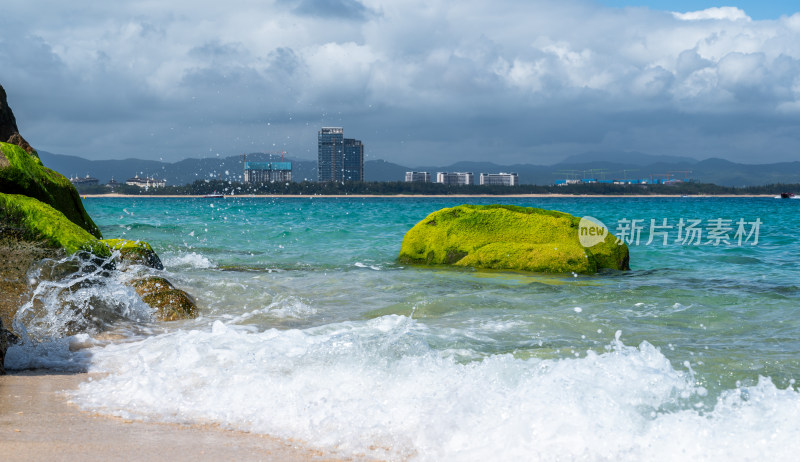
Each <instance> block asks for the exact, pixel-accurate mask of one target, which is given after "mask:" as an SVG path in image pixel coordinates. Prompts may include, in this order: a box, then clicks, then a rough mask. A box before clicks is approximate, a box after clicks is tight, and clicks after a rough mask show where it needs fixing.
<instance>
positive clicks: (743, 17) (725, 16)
mask: <svg viewBox="0 0 800 462" xmlns="http://www.w3.org/2000/svg"><path fill="white" fill-rule="evenodd" d="M673 14H674V15H675V17H676V18H678V19H682V20H684V21H701V20H705V19H716V20H724V21H752V19H751V18H750V16H747V13H745V12H744V10H740V9H739V8H736V7H733V6H723V7H714V8H707V9H705V10H700V11H689V12H686V13H673Z"/></svg>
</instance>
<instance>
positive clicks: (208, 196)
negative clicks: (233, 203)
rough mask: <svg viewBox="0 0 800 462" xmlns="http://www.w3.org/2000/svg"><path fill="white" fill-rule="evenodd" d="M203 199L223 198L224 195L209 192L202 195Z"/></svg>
mask: <svg viewBox="0 0 800 462" xmlns="http://www.w3.org/2000/svg"><path fill="white" fill-rule="evenodd" d="M203 198H204V199H224V198H225V195H224V194H220V193H211V194H206V195H205V196H203Z"/></svg>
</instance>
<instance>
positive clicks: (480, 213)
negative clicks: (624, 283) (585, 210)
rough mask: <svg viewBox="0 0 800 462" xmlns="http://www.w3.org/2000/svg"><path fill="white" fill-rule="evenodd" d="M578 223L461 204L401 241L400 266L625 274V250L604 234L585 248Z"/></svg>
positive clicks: (539, 212)
mask: <svg viewBox="0 0 800 462" xmlns="http://www.w3.org/2000/svg"><path fill="white" fill-rule="evenodd" d="M579 223H580V218H578V217H575V216H572V215H570V214H568V213H563V212H558V211H554V210H544V209H537V208H529V207H517V206H512V205H460V206H457V207H452V208H446V209H442V210H439V211H437V212H434V213H432V214H430V215H428V216H427V217H426V218H425V219H424V220H422V221H420V222H419V223H417V224H416V225H415V226H414V227H413V228H411V230H409V231H408V233H406V235H405V237H404V238H403V244H402V246H401V248H400V256H399V259H400V261H401V262H404V263H416V264H426V265H455V266H464V267H473V268H489V269H507V270H517V271H530V272H542V273H571V272H574V273H581V274H594V273H596V272H597V271H598V270H601V269H604V268H610V269H615V270H628V269H630V267H629V266H628V258H629V256H628V247H627V246H626V245H625V244H621V245H617V243H616V238H615V237H614V236H613V235H612V234H610V233H609V234H607V235H606V236H605V239H604V240H603V241H602V242H599V243H597V244H595V245H593V246H591V247H584V246H582V245H581V243H580V241H579V236H578V232H579Z"/></svg>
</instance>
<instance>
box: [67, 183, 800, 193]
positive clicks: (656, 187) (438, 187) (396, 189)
mask: <svg viewBox="0 0 800 462" xmlns="http://www.w3.org/2000/svg"><path fill="white" fill-rule="evenodd" d="M78 191H79V192H80V193H81V194H109V193H118V194H132V195H189V196H203V195H207V194H215V193H216V194H225V195H251V194H255V195H287V196H297V195H378V196H391V195H399V194H407V195H497V196H503V195H516V194H574V195H584V194H599V195H606V194H607V195H676V196H680V195H721V194H732V195H761V194H775V195H777V194H780V193H781V192H800V183H799V184H770V185H763V186H745V187H729V186H719V185H715V184H710V183H693V182H692V183H675V184H669V185H663V184H648V185H622V184H607V183H589V184H571V185H565V186H554V185H548V186H542V185H534V184H524V185H518V186H499V185H491V186H490V185H482V186H481V185H445V184H439V183H406V182H403V181H395V182H383V181H381V182H377V181H376V182H344V183H336V182H331V183H319V182H311V181H304V182H299V183H298V182H287V183H277V182H276V183H263V184H247V183H237V182H229V181H224V180H198V181H195V182H194V183H191V184H186V185H175V186H166V187H162V188H147V189H145V188H140V187H138V186H129V185H125V184H121V185H116V186H113V187H109V186H108V185H84V186H78Z"/></svg>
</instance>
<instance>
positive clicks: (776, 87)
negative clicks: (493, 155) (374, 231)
mask: <svg viewBox="0 0 800 462" xmlns="http://www.w3.org/2000/svg"><path fill="white" fill-rule="evenodd" d="M7 10H8V11H7V14H6V15H5V18H0V62H3V63H13V64H11V65H4V66H3V68H2V69H0V83H2V84H3V85H4V86H5V87H6V89H7V91H8V93H9V98H10V100H11V102H12V105H13V106H12V107H14V109H15V111H17V112H18V119H20V118H21V119H22V120H21V122H20V123H21V125H22V129H23V131H25V134H26V136H27V137H28V138H31V139H33V140H34V144H37V142H38V144H39V145H43V146H44V147H45V148H46V149H47V150H51V151H56V152H61V151H69V152H66V153H69V154H78V155H87V156H95V157H102V156H108V155H109V152H112V153H113V155H115V156H117V157H125V156H131V155H141V153H140V152H139V151H137V149H141V148H139V147H136V142H135V140H136V137H137V136H139V137H142V135H143V134H152V136H148V137H147V138H141V139H142V140H143V141H142V142H143V143H144V142H146V143H147V144H148V147H147V149H146V150H147V152H159V153H160V154H161V156H164V157H165V158H172V159H175V158H181V157H186V156H189V155H201V154H202V153H206V152H208V150H209V149H216V150H220V151H221V153H222V154H236V153H239V152H241V151H242V150H247V149H254V150H257V148H253V146H256V147H257V146H258V145H259V144H270V143H274V142H276V141H274V140H275V139H278V140H279V141H277V142H278V143H283V144H284V145H285V146H286V147H287V149H288V150H290V151H294V152H297V153H301V154H302V155H305V156H307V157H312V156H313V152H314V151H313V150H314V143H315V139H314V135H315V133H316V129H317V127H318V126H320V125H324V124H329V123H335V124H342V125H345V126H346V127H348V133H350V134H351V135H352V136H361V137H362V138H365V141H367V142H368V146H370V149H372V154H373V155H374V154H375V153H384V154H385V157H387V158H389V160H394V161H401V160H405V161H407V163H414V162H421V161H422V160H425V161H429V158H430V154H428V153H425V152H424V150H425V148H424V146H431V149H435V150H436V155H437V156H441V159H442V162H448V161H452V160H456V159H457V158H459V157H460V156H472V157H473V158H474V157H477V156H480V155H481V152H482V151H481V150H480V149H478V148H476V146H478V145H479V144H480V143H481V142H483V141H484V140H486V139H488V138H492V139H495V140H497V141H496V142H497V143H504V145H503V146H502V147H501V148H498V150H497V151H498V152H503V153H505V154H504V155H505V156H506V159H507V161H508V162H519V161H534V162H536V161H542V162H545V161H551V160H556V159H555V158H553V155H554V154H551V153H563V152H567V151H569V150H573V151H574V150H580V149H583V148H582V147H581V146H583V147H584V148H585V149H586V150H594V149H601V148H602V149H609V148H619V149H640V150H644V149H646V148H648V146H645V145H644V144H646V143H647V140H648V139H651V140H654V139H657V138H658V139H661V140H662V141H664V143H655V142H653V143H652V146H650V147H649V148H650V149H651V150H652V151H653V152H654V153H672V151H676V150H679V149H680V150H681V152H680V153H681V154H689V155H691V153H690V152H685V151H683V150H684V149H686V144H682V145H681V146H680V147H679V146H678V145H677V144H675V143H672V144H670V143H669V137H667V138H662V137H654V136H653V134H652V130H662V131H663V132H665V133H673V132H675V131H676V130H677V131H680V130H681V127H685V126H687V124H689V125H691V126H692V127H694V128H695V129H694V130H693V132H692V137H693V139H696V140H697V142H698V146H707V145H708V144H709V143H712V142H713V143H718V144H719V146H720V148H719V151H720V152H724V150H725V147H726V146H731V145H730V142H729V141H726V138H725V137H719V136H717V135H714V136H713V137H711V136H710V135H709V137H708V138H705V139H704V138H703V136H704V131H703V130H702V124H703V123H704V121H705V120H707V121H708V123H709V124H711V125H713V129H714V130H718V129H719V128H718V127H720V126H724V125H726V123H727V122H722V121H721V120H722V119H724V120H725V121H727V120H729V119H731V120H733V119H735V120H747V119H748V118H749V119H754V118H758V117H763V116H764V115H769V116H770V117H773V118H774V123H778V124H784V125H785V126H787V127H792V126H795V125H796V123H797V121H796V120H795V119H794V117H795V116H794V114H796V112H794V111H793V109H792V108H795V107H797V106H798V101H800V94H799V93H800V92H798V90H797V88H798V83H797V82H798V80H797V75H800V14H796V15H794V16H785V17H782V18H780V19H778V20H774V21H753V20H751V19H750V18H749V17H748V16H747V15H746V13H745V12H744V11H742V10H739V9H737V8H730V7H722V8H711V9H707V10H703V11H699V12H689V13H675V14H669V13H662V12H656V11H651V10H648V9H644V8H631V9H612V8H604V7H601V6H599V5H598V4H597V3H595V2H593V1H589V0H562V1H558V0H532V1H528V2H518V1H512V0H498V1H497V2H484V1H479V0H465V1H462V2H457V3H454V2H449V1H444V0H408V1H403V2H379V1H378V0H364V1H361V2H357V1H355V0H319V1H317V2H313V1H311V0H280V1H277V2H275V3H272V4H269V3H264V2H258V1H255V0H229V1H228V2H224V4H220V3H218V2H214V3H212V2H195V1H193V2H188V1H173V2H168V3H163V2H134V3H130V2H128V3H124V4H119V5H114V6H113V7H112V6H110V5H106V4H104V3H102V2H100V3H98V2H90V1H88V0H76V1H75V2H72V3H71V4H70V5H69V6H66V5H64V4H63V3H61V2H50V3H49V5H47V7H42V6H41V5H37V6H36V7H34V6H28V5H27V4H26V3H24V2H13V3H12V4H11V6H9V7H7ZM77 11H80V14H77V13H76V12H77ZM331 11H333V12H341V14H332V13H331ZM326 12H327V13H326ZM8 18H14V21H13V22H12V21H10V20H9V19H8ZM45 107H46V108H47V110H46V111H44V110H42V108H45ZM687 115H688V116H691V122H688V121H687V120H688V119H687ZM20 116H22V117H20ZM698 120H699V121H700V122H698ZM557 121H560V122H564V124H563V125H562V126H559V125H558V124H557V123H556V122H557ZM267 122H270V123H271V125H270V127H273V128H270V129H269V130H266V129H265V128H264V127H266V126H267V125H266V123H267ZM629 123H641V124H647V125H648V127H649V128H647V129H639V130H637V131H636V132H635V133H637V134H638V135H636V136H634V135H633V133H634V131H633V130H631V127H627V126H618V125H615V124H629ZM698 123H699V124H700V126H698ZM59 124H61V125H62V126H64V125H69V127H70V130H69V131H68V133H75V138H76V139H74V140H69V141H67V140H63V139H61V138H62V137H63V136H64V132H63V131H61V130H55V129H54V128H53V127H54V126H58V125H59ZM730 125H733V124H730ZM167 126H169V127H171V128H170V129H167V128H165V127H167ZM532 126H534V127H536V128H527V127H532ZM739 126H745V127H747V126H748V124H742V125H739ZM274 127H280V129H281V132H278V130H277V129H276V128H274ZM387 127H393V129H391V130H390V129H387ZM465 127H468V129H465ZM521 127H525V128H521ZM545 127H547V128H546V129H545ZM604 130H605V132H604ZM353 131H356V132H358V133H353ZM745 131H746V130H745ZM400 132H402V136H400V135H399V134H398V133H400ZM115 133H116V134H117V135H118V136H115ZM608 133H614V134H615V135H614V136H605V135H606V134H608ZM626 133H628V134H630V136H631V138H630V141H629V143H630V145H626V144H625V140H624V136H625V134H626ZM642 133H646V134H647V135H646V136H644V135H641V134H642ZM372 134H375V135H374V139H369V136H370V135H372ZM741 136H747V133H737V137H738V138H737V139H740V138H741ZM753 136H756V135H755V134H754V135H753ZM798 136H799V137H800V134H799V135H798ZM225 138H229V139H225ZM412 138H413V139H414V142H413V143H412V142H410V141H408V140H409V139H412ZM730 139H732V138H730ZM80 140H83V141H80ZM114 140H125V141H124V142H120V143H119V144H117V145H114ZM287 140H288V141H287ZM690 141H691V140H689V141H686V140H683V141H682V143H689V144H690ZM726 143H727V144H726ZM412 144H413V145H414V148H413V149H411V148H408V147H407V146H410V145H412ZM785 144H786V146H787V147H786V150H785V151H773V152H775V153H776V154H775V155H776V156H783V157H786V158H788V157H789V156H794V155H795V154H796V152H797V149H800V141H796V144H795V145H792V143H791V142H790V141H788V140H787V141H786V143H785ZM634 145H635V146H634ZM447 146H451V149H449V150H448V148H447ZM732 152H733V150H732ZM392 156H394V157H392ZM528 156H536V157H535V158H529V157H528ZM415 159H416V160H415ZM498 160H503V159H498Z"/></svg>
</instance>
